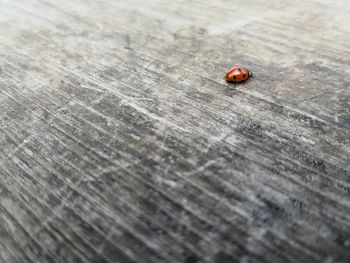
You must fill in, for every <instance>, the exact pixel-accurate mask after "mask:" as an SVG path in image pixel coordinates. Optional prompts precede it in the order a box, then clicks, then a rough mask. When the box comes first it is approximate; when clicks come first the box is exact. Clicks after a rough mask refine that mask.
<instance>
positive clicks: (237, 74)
mask: <svg viewBox="0 0 350 263" xmlns="http://www.w3.org/2000/svg"><path fill="white" fill-rule="evenodd" d="M252 76H253V73H252V72H250V71H249V70H248V69H246V68H245V67H242V66H233V67H232V68H231V69H230V70H229V71H227V73H226V75H225V80H226V81H227V82H230V83H235V84H238V83H241V82H243V81H246V80H247V79H249V78H250V77H252Z"/></svg>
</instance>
